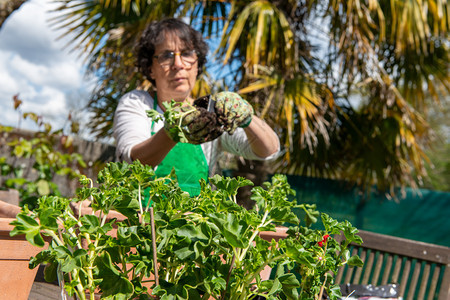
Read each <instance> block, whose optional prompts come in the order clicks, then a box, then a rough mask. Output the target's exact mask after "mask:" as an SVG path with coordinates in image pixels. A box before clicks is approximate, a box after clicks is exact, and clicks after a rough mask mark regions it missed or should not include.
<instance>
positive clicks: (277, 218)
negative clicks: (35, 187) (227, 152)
mask: <svg viewBox="0 0 450 300" xmlns="http://www.w3.org/2000/svg"><path fill="white" fill-rule="evenodd" d="M80 182H81V185H82V187H81V188H80V189H78V191H77V195H76V197H75V198H73V199H67V198H63V197H59V196H44V197H42V198H40V199H39V203H38V207H37V208H36V209H35V210H34V211H30V210H28V208H27V207H26V206H25V207H24V208H23V210H22V212H21V213H19V214H18V215H17V219H16V220H15V221H14V222H12V224H13V225H14V226H15V229H14V231H13V233H12V234H13V235H15V234H26V235H27V239H28V241H29V242H30V243H31V244H33V245H37V246H42V245H43V243H44V240H43V237H45V236H49V237H51V238H52V241H51V244H50V246H49V247H48V249H46V250H43V251H41V252H40V253H39V254H38V255H36V256H35V257H34V258H32V259H31V261H30V267H32V268H33V267H36V266H37V265H38V264H41V263H48V266H47V268H46V272H45V275H46V279H48V280H49V281H52V280H54V279H55V278H59V279H60V280H61V282H62V283H63V284H64V287H65V288H66V290H67V292H68V293H69V295H74V294H76V295H77V297H78V298H79V299H86V297H87V296H86V295H89V296H88V297H89V298H90V299H94V294H95V293H96V292H100V293H101V297H102V298H103V299H151V298H155V297H157V298H160V299H251V298H253V297H255V296H256V295H258V296H262V297H265V298H268V299H286V298H288V299H320V297H321V296H322V295H324V294H325V293H326V294H327V295H328V297H329V298H330V299H338V297H339V296H340V291H339V287H338V286H336V285H334V283H333V273H335V272H336V271H337V269H338V268H339V267H340V266H341V265H343V264H346V263H348V264H351V265H361V264H362V262H361V260H360V259H359V258H358V257H357V256H354V257H350V254H349V250H348V249H347V246H348V245H349V243H350V242H358V243H360V242H361V239H360V238H359V236H358V235H357V232H358V231H357V229H356V228H354V227H353V226H351V224H350V223H349V222H337V221H336V220H333V219H332V218H330V217H329V216H327V215H325V214H322V216H321V220H322V222H323V227H324V229H323V230H322V229H321V230H319V229H312V228H311V225H312V224H313V223H314V222H315V221H317V217H318V212H317V211H316V210H315V207H314V206H309V205H296V204H294V202H293V201H290V199H289V197H290V196H291V195H293V194H294V191H293V190H292V189H291V188H290V186H289V184H288V183H287V180H286V177H285V176H283V175H275V176H273V178H272V181H271V182H267V183H265V184H264V186H263V187H254V188H253V190H252V199H253V200H254V201H255V202H256V205H255V207H254V208H253V209H251V210H246V209H244V208H243V207H241V206H239V205H237V204H236V194H237V190H238V188H239V187H242V186H245V185H249V184H251V182H250V181H248V180H245V179H243V178H224V177H221V176H218V175H216V176H214V177H212V178H210V179H209V182H205V181H202V182H201V185H202V191H201V193H200V195H199V196H197V197H192V198H191V197H189V195H188V194H187V193H185V192H183V191H182V190H181V189H180V188H179V186H178V183H177V181H176V176H175V174H170V175H169V176H166V177H161V178H156V177H155V173H154V171H153V169H152V168H150V167H148V166H144V165H142V164H140V163H139V162H134V163H133V164H127V163H109V164H108V165H107V166H106V167H105V168H104V169H103V170H102V171H100V173H99V174H98V184H97V185H96V186H94V184H93V182H92V181H91V180H90V179H88V178H86V177H83V178H82V179H81V181H80ZM144 195H146V196H147V197H148V198H149V201H148V202H147V204H146V205H143V204H142V203H143V201H142V199H143V197H144ZM85 200H89V201H90V203H91V207H90V214H87V215H86V214H83V213H81V214H78V215H77V214H75V213H74V211H73V209H72V206H71V205H70V203H71V202H75V203H78V205H80V207H79V210H83V208H82V206H81V203H83V202H84V201H85ZM294 208H298V209H301V210H302V211H303V212H304V213H305V220H304V221H302V222H300V221H299V219H298V217H297V216H296V214H294V212H293V209H294ZM113 210H114V211H117V212H119V213H121V214H122V215H123V216H124V218H123V219H122V220H121V221H119V220H117V219H115V218H112V219H111V218H108V213H110V212H111V211H113ZM282 225H288V226H287V227H286V228H287V229H286V228H285V229H284V230H282V234H283V236H285V238H282V239H279V240H278V241H276V240H275V239H270V238H268V239H270V241H268V240H266V239H264V238H262V237H261V235H264V233H267V232H275V231H276V228H277V226H282ZM341 233H343V235H344V239H342V240H341V239H339V240H340V241H339V242H338V241H337V240H335V239H334V238H333V235H336V234H341ZM266 237H267V236H266ZM267 266H269V267H272V268H275V269H276V272H275V271H274V272H272V273H274V274H273V275H272V277H271V278H269V279H266V278H261V272H262V270H263V269H265V268H266V267H267Z"/></svg>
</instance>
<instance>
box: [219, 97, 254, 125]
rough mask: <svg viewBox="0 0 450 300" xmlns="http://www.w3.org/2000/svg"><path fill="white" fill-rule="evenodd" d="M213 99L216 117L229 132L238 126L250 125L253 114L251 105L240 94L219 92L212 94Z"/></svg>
mask: <svg viewBox="0 0 450 300" xmlns="http://www.w3.org/2000/svg"><path fill="white" fill-rule="evenodd" d="M211 98H212V99H213V100H215V102H216V103H215V110H216V114H217V119H218V121H219V123H220V124H222V125H223V126H224V128H225V130H226V131H227V132H228V133H229V134H233V133H234V132H235V131H236V129H237V128H238V127H241V128H245V127H247V126H248V125H250V122H251V121H252V117H253V114H254V111H253V107H252V106H251V105H250V104H249V103H248V102H247V101H246V100H244V99H242V97H241V96H239V95H238V94H236V93H232V92H220V93H217V94H215V95H212V96H211Z"/></svg>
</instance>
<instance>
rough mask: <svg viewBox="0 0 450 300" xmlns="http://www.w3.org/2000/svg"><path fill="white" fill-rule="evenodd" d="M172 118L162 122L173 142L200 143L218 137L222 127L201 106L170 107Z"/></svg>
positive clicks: (213, 116) (212, 114) (211, 114)
mask: <svg viewBox="0 0 450 300" xmlns="http://www.w3.org/2000/svg"><path fill="white" fill-rule="evenodd" d="M172 110H173V111H172V114H171V115H172V116H173V117H172V118H171V120H170V121H168V120H167V119H166V120H165V122H164V129H165V131H166V132H167V135H168V136H169V137H170V138H171V139H172V140H173V141H175V142H182V143H190V144H196V145H198V144H202V143H205V142H209V141H212V140H215V139H216V138H218V137H219V136H220V135H221V134H222V133H223V129H222V128H221V127H220V126H217V119H216V116H215V114H214V113H210V112H208V111H207V110H206V109H204V108H202V107H196V106H192V105H186V104H185V105H179V106H175V107H174V108H173V109H172Z"/></svg>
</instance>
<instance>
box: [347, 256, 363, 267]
mask: <svg viewBox="0 0 450 300" xmlns="http://www.w3.org/2000/svg"><path fill="white" fill-rule="evenodd" d="M347 263H348V265H349V266H352V267H362V266H363V265H364V262H363V261H362V260H361V258H359V256H357V255H353V256H352V257H350V259H349V260H348V261H347Z"/></svg>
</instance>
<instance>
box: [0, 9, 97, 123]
mask: <svg viewBox="0 0 450 300" xmlns="http://www.w3.org/2000/svg"><path fill="white" fill-rule="evenodd" d="M52 8H54V4H51V3H50V1H48V0H28V1H27V2H25V4H23V5H22V6H21V8H20V9H19V10H18V11H16V12H14V13H13V14H12V15H11V16H10V17H9V18H8V19H7V21H6V22H5V23H4V24H3V26H2V28H1V29H0V70H1V72H0V109H1V112H2V117H1V119H0V123H1V124H2V125H10V126H15V127H17V126H18V116H19V115H18V113H17V112H15V111H14V109H13V101H12V98H13V96H14V95H16V94H19V98H20V99H21V100H22V101H23V102H24V103H23V105H22V111H23V112H35V113H38V114H40V115H42V116H44V120H46V121H47V122H50V123H51V124H52V125H53V126H54V127H62V125H63V124H64V121H65V120H66V119H67V115H68V113H69V111H77V110H78V111H79V110H80V109H81V108H82V107H83V106H84V105H85V104H86V103H87V101H88V97H89V91H90V90H92V87H93V81H92V80H87V79H86V78H85V76H84V69H83V68H84V65H83V59H82V58H80V57H79V55H78V54H77V53H70V52H69V50H68V49H66V50H64V46H65V44H66V43H65V41H64V40H63V39H62V40H57V37H58V36H59V35H60V32H57V31H55V30H53V29H52V28H50V26H49V19H50V18H51V17H52V16H53V15H52V13H50V12H49V10H51V9H52ZM33 127H34V126H33V125H32V123H31V122H30V123H22V124H21V128H24V129H35V128H33Z"/></svg>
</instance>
